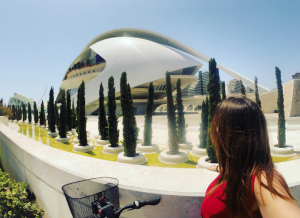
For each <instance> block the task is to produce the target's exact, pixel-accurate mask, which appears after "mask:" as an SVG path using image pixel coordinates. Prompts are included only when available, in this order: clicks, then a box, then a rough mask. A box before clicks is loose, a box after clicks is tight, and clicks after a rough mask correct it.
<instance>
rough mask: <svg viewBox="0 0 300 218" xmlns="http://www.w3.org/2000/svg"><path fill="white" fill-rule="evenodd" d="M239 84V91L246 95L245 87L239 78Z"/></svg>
mask: <svg viewBox="0 0 300 218" xmlns="http://www.w3.org/2000/svg"><path fill="white" fill-rule="evenodd" d="M240 84H241V93H242V95H244V96H246V89H245V86H244V84H243V82H242V80H240Z"/></svg>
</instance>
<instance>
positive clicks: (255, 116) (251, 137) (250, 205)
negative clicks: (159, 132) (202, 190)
mask: <svg viewBox="0 0 300 218" xmlns="http://www.w3.org/2000/svg"><path fill="white" fill-rule="evenodd" d="M210 137H211V140H212V142H213V144H214V147H215V150H216V154H217V158H218V163H219V165H218V166H217V167H216V166H211V167H208V169H209V170H213V171H218V172H219V173H220V174H219V175H218V177H217V178H216V179H215V180H214V181H213V182H212V183H211V184H210V186H209V187H208V188H207V191H206V195H205V198H204V201H203V203H202V207H201V216H202V217H203V218H219V217H220V218H226V217H247V218H248V217H250V218H252V217H253V218H256V217H264V218H265V217H272V218H277V217H278V218H279V217H288V218H294V217H295V218H296V217H300V209H299V208H298V207H297V204H296V201H295V199H294V197H293V195H292V193H291V191H290V189H289V187H288V185H287V183H286V181H285V179H284V178H283V176H282V175H281V174H280V173H279V172H278V171H276V170H275V166H274V164H273V161H272V157H271V154H270V147H269V138H268V132H267V124H266V119H265V116H264V114H263V113H262V111H261V110H260V109H259V108H258V106H257V105H256V103H255V102H253V101H252V100H250V99H248V98H246V97H242V98H235V97H230V98H228V99H226V100H225V101H223V102H221V103H220V104H219V105H218V106H217V108H216V110H215V113H214V117H213V120H212V124H211V134H210Z"/></svg>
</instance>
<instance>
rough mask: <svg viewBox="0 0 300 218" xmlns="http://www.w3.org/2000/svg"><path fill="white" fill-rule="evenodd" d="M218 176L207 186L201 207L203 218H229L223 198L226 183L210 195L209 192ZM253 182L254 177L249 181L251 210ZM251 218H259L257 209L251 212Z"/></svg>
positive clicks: (250, 206) (252, 204)
mask: <svg viewBox="0 0 300 218" xmlns="http://www.w3.org/2000/svg"><path fill="white" fill-rule="evenodd" d="M219 177H220V175H218V176H217V178H215V180H214V181H213V182H212V183H211V184H210V185H209V186H208V188H207V190H206V194H205V198H204V201H203V203H202V206H201V216H202V217H203V218H230V216H229V212H228V210H227V209H226V205H225V198H226V193H225V194H224V195H223V192H224V189H225V186H226V182H224V183H223V184H222V185H221V186H219V187H218V188H217V189H215V190H214V192H212V193H211V194H209V192H210V191H211V189H212V188H213V187H214V186H215V185H216V183H217V181H218V179H219ZM254 182H255V175H254V176H253V177H252V179H251V190H252V193H253V195H252V199H249V202H251V203H250V205H249V208H253V206H254V202H255V201H254ZM252 214H253V218H260V217H261V214H260V211H259V210H258V208H256V210H253V213H252Z"/></svg>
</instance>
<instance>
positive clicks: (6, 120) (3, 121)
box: [0, 116, 8, 126]
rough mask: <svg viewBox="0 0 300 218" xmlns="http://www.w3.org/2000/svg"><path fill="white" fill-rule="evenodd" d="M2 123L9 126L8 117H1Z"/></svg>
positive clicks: (0, 121)
mask: <svg viewBox="0 0 300 218" xmlns="http://www.w3.org/2000/svg"><path fill="white" fill-rule="evenodd" d="M0 123H3V124H4V125H5V126H8V117H6V116H0Z"/></svg>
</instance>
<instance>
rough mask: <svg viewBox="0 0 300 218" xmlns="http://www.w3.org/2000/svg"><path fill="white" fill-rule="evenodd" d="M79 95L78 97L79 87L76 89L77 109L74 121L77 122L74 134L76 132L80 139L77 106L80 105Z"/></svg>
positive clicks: (77, 109)
mask: <svg viewBox="0 0 300 218" xmlns="http://www.w3.org/2000/svg"><path fill="white" fill-rule="evenodd" d="M79 95H80V86H79V87H78V90H77V107H76V120H77V126H76V132H77V137H78V139H79V137H80V134H79V131H80V129H79V121H78V120H79V113H78V112H79V105H80V98H79Z"/></svg>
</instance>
